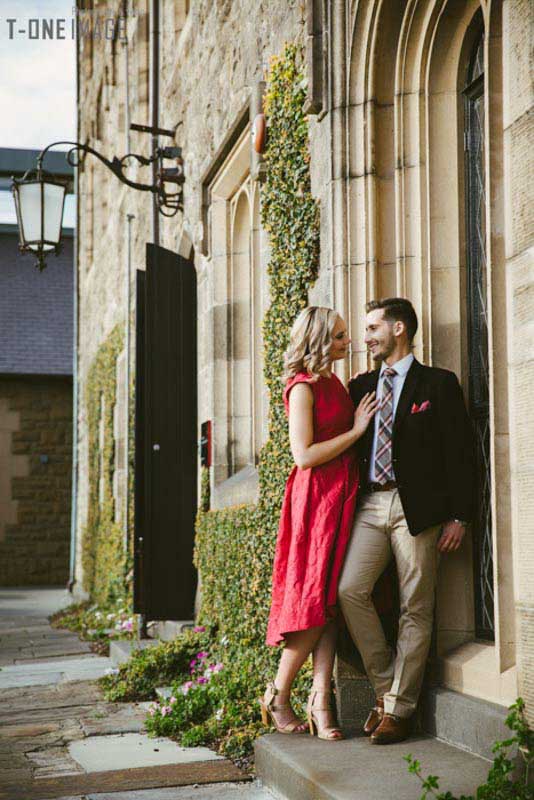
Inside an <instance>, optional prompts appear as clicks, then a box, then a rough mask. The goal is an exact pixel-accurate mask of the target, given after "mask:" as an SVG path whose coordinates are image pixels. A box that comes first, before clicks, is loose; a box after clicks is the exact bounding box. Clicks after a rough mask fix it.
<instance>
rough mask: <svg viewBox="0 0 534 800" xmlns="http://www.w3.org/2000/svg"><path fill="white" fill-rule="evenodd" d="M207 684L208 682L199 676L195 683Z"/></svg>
mask: <svg viewBox="0 0 534 800" xmlns="http://www.w3.org/2000/svg"><path fill="white" fill-rule="evenodd" d="M207 682H208V679H207V678H204V677H203V676H202V675H201V676H200V678H199V679H198V681H197V683H207Z"/></svg>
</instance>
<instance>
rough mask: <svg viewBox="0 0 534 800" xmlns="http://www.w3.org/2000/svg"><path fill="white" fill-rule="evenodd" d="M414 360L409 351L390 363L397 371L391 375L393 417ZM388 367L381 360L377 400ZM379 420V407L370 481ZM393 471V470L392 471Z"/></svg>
mask: <svg viewBox="0 0 534 800" xmlns="http://www.w3.org/2000/svg"><path fill="white" fill-rule="evenodd" d="M413 361H414V355H413V353H409V355H407V356H404V358H401V360H400V361H397V362H396V363H395V364H392V365H391V367H392V369H394V370H395V372H396V373H397V374H396V375H393V419H395V414H396V413H397V406H398V404H399V397H400V395H401V392H402V387H403V386H404V381H405V380H406V375H407V373H408V370H409V369H410V367H411V366H412V364H413ZM386 369H389V364H386V362H385V361H382V366H381V367H380V376H379V378H378V385H377V387H376V397H377V400H382V393H383V391H384V371H385V370H386ZM379 422H380V409H378V410H377V412H376V414H375V417H374V426H375V427H374V435H373V446H372V448H371V458H370V463H369V481H370V483H375V482H376V472H375V456H376V442H377V439H378V425H379ZM393 473H395V471H393Z"/></svg>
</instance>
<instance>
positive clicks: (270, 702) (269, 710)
mask: <svg viewBox="0 0 534 800" xmlns="http://www.w3.org/2000/svg"><path fill="white" fill-rule="evenodd" d="M277 694H280V691H279V689H277V688H276V686H275V685H274V683H268V684H267V691H266V692H265V697H264V698H261V699H260V700H258V702H259V704H260V707H261V721H262V722H263V724H264V725H265V727H268V726H269V725H273V726H274V727H275V728H276V730H277V731H278V733H306V732H307V731H306V728H305V727H302V726H304V725H305V723H304V722H303V721H302V720H301V719H299V718H298V717H297V716H296V715H295V719H294V720H291V721H290V722H287V723H286V724H285V725H279V724H278V723H277V721H276V719H275V717H274V714H273V711H283V710H284V709H287V708H291V705H290V703H280V704H279V705H274V699H275V697H276V695H277ZM291 710H293V709H291ZM299 727H301V730H299Z"/></svg>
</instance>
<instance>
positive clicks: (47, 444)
mask: <svg viewBox="0 0 534 800" xmlns="http://www.w3.org/2000/svg"><path fill="white" fill-rule="evenodd" d="M36 157H37V152H35V151H29V150H11V149H9V148H4V149H2V150H0V192H2V191H5V192H7V191H8V188H7V186H6V184H7V180H10V179H8V178H7V177H6V176H7V175H13V174H15V175H17V177H21V176H22V174H23V173H24V172H25V171H26V169H28V168H30V167H33V165H34V164H35V159H36ZM60 160H61V163H59V164H58V163H57V162H59V161H60ZM48 167H49V169H50V171H54V172H55V173H56V174H58V173H59V174H60V175H62V177H64V178H68V177H69V176H70V175H69V173H71V172H72V170H71V168H69V167H67V168H66V167H65V165H64V157H63V156H60V158H58V159H57V160H56V159H51V163H50V164H49V165H48ZM55 167H58V168H57V170H56V169H55ZM4 208H5V206H4ZM13 214H14V209H13ZM18 241H19V237H18V230H17V226H16V225H15V224H14V222H5V221H1V222H0V340H1V342H2V347H1V352H0V585H2V586H29V585H33V586H36V585H37V586H39V585H40V586H66V585H67V581H68V579H69V546H70V523H71V519H70V506H71V476H72V339H73V336H72V318H73V308H72V294H73V292H72V287H73V280H72V279H73V246H72V245H73V236H72V229H67V230H65V232H64V243H63V250H62V252H61V253H60V255H59V256H58V257H57V258H51V259H50V262H49V265H48V267H47V269H46V270H45V271H44V272H42V273H40V272H39V271H38V270H37V269H36V267H35V264H34V260H35V259H33V258H31V257H29V256H28V255H22V254H21V253H20V252H19V249H18Z"/></svg>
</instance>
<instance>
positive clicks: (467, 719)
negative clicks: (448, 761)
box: [421, 686, 511, 760]
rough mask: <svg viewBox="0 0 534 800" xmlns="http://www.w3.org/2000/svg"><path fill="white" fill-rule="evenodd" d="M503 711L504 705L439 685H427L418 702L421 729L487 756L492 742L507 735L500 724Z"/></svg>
mask: <svg viewBox="0 0 534 800" xmlns="http://www.w3.org/2000/svg"><path fill="white" fill-rule="evenodd" d="M507 715H508V710H507V709H506V708H505V707H504V706H499V705H496V704H495V703H490V702H488V701H487V700H480V699H479V698H478V697H471V696H470V695H467V694H460V693H459V692H453V691H452V689H444V688H442V687H439V686H438V687H435V688H432V689H428V690H427V691H426V692H425V694H424V696H423V698H422V702H421V724H422V727H423V729H424V730H425V731H427V732H428V733H430V734H431V735H432V736H437V737H438V738H439V739H442V740H443V741H445V742H447V743H449V744H453V745H456V746H458V747H462V748H463V749H465V750H468V751H469V752H470V753H474V754H476V755H478V756H482V757H483V758H487V759H489V760H493V754H492V752H491V748H492V746H493V745H494V744H495V742H496V741H502V740H503V739H508V738H509V736H510V735H511V734H510V731H509V729H508V728H507V727H506V725H505V724H504V720H505V719H506V717H507Z"/></svg>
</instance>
